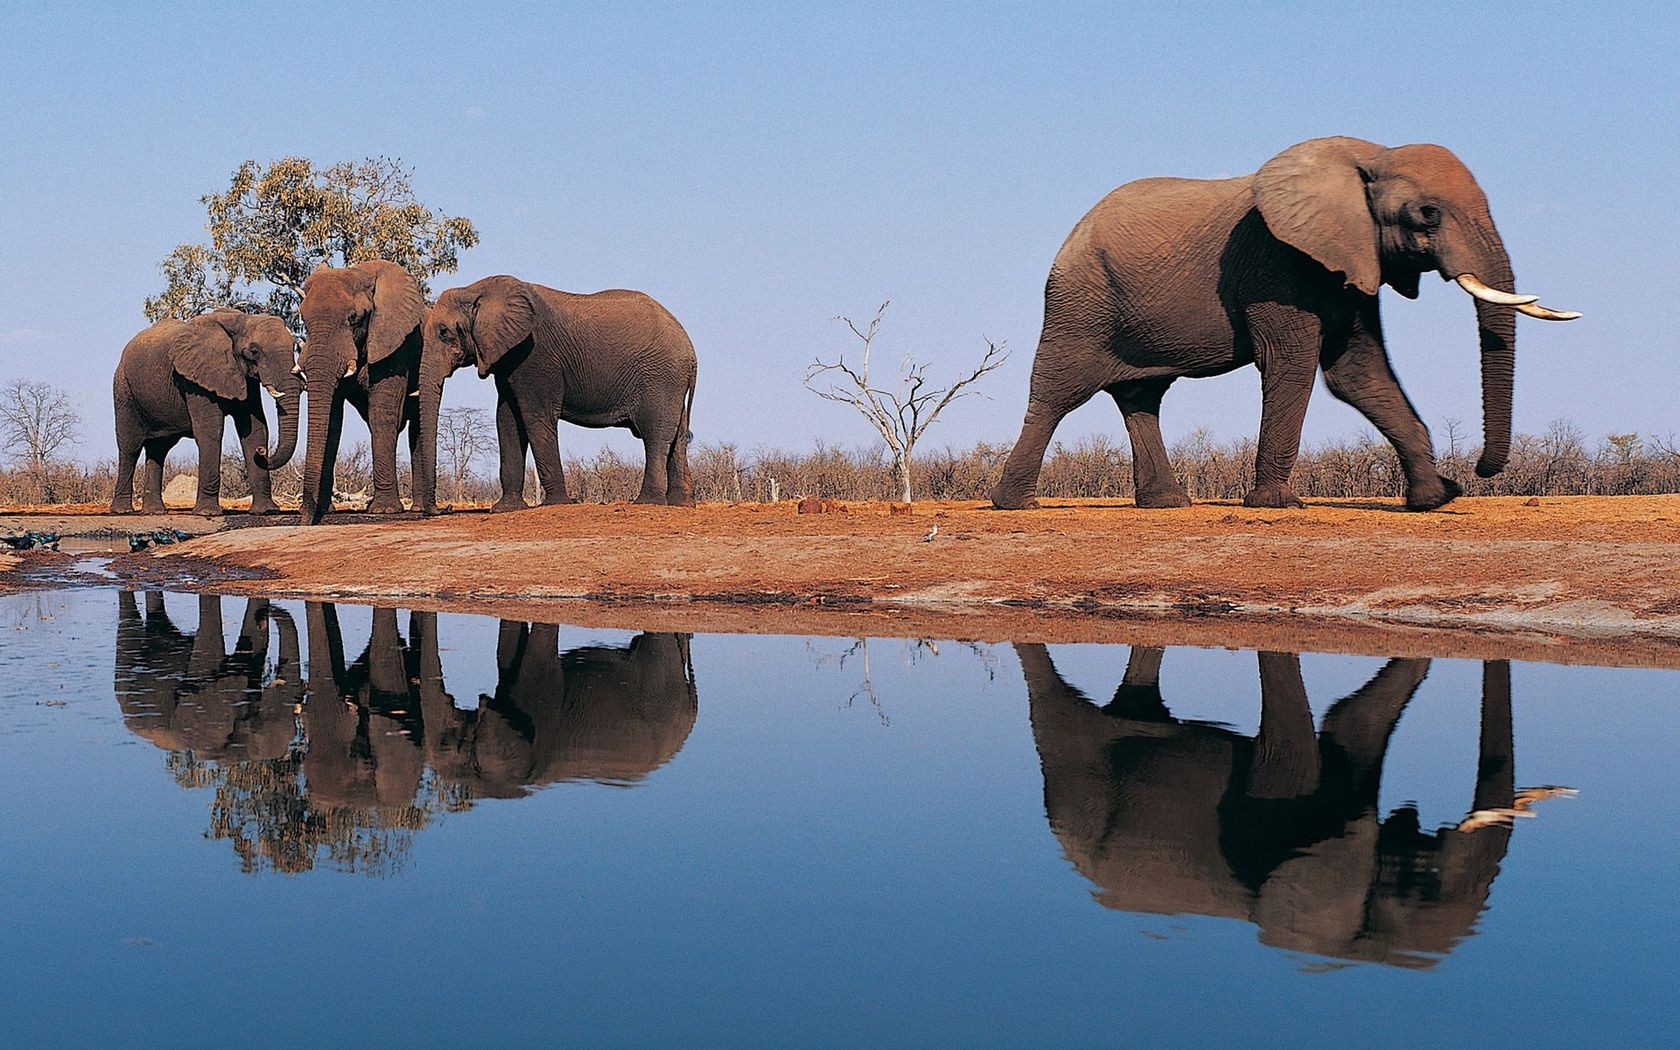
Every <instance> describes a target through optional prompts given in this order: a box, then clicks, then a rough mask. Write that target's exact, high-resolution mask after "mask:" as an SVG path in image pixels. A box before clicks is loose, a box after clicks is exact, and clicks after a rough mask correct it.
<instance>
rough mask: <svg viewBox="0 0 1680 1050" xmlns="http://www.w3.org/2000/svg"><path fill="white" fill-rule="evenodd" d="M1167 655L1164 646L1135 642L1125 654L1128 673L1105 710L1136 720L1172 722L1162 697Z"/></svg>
mask: <svg viewBox="0 0 1680 1050" xmlns="http://www.w3.org/2000/svg"><path fill="white" fill-rule="evenodd" d="M1165 655H1166V650H1165V649H1161V648H1157V647H1151V646H1141V645H1134V646H1132V651H1131V652H1130V653H1128V654H1127V656H1126V673H1125V675H1124V677H1122V678H1121V679H1120V685H1119V686H1118V687H1116V688H1115V690H1114V699H1112V700H1110V701H1109V702H1108V705H1107V706H1106V707H1104V708H1103V713H1104V714H1108V715H1113V716H1115V717H1116V718H1129V719H1131V720H1132V721H1134V722H1171V721H1172V712H1171V711H1168V710H1167V704H1166V701H1165V700H1163V699H1161V658H1162V657H1163V656H1165Z"/></svg>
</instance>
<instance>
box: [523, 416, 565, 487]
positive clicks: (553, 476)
mask: <svg viewBox="0 0 1680 1050" xmlns="http://www.w3.org/2000/svg"><path fill="white" fill-rule="evenodd" d="M525 436H526V438H527V439H529V441H530V442H531V459H532V460H533V461H534V462H535V463H536V465H537V481H538V482H540V483H541V484H542V490H543V491H542V505H543V506H545V507H554V506H559V505H560V504H562V503H573V502H575V501H574V500H573V499H572V498H571V497H570V496H569V495H567V494H566V471H565V468H564V467H563V466H562V465H561V463H560V421H559V420H558V419H556V418H554V417H552V416H548V415H546V414H545V415H544V416H542V417H541V418H539V419H537V420H535V422H534V423H529V422H528V425H527V427H526V430H525ZM519 470H520V474H521V476H523V475H524V471H525V459H524V457H523V456H521V457H520V460H519Z"/></svg>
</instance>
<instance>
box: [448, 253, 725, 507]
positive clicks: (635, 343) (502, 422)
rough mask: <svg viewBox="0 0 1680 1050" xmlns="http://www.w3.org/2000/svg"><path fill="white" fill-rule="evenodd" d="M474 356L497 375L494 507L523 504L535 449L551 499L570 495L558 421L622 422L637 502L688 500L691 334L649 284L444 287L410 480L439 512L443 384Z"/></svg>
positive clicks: (513, 282) (486, 372)
mask: <svg viewBox="0 0 1680 1050" xmlns="http://www.w3.org/2000/svg"><path fill="white" fill-rule="evenodd" d="M465 364H476V365H477V367H478V375H479V378H481V379H482V378H484V377H485V376H490V375H493V376H494V377H495V381H496V398H497V403H496V438H497V443H498V445H499V446H500V452H501V483H502V494H501V498H500V499H499V500H497V502H496V505H495V507H494V508H492V509H494V510H498V511H503V510H522V509H524V507H525V452H526V450H527V449H529V450H530V452H531V454H532V457H533V458H534V459H535V460H536V464H537V477H538V479H539V480H540V481H541V482H542V489H543V502H544V503H545V504H556V503H568V502H571V501H570V499H569V498H568V496H567V494H566V478H565V475H564V473H563V472H562V470H561V466H560V439H559V434H558V432H557V429H558V428H557V424H558V422H559V421H560V420H565V421H566V422H568V423H576V424H579V425H580V426H586V427H626V428H628V429H629V430H630V432H631V433H632V434H634V435H636V436H637V437H639V438H641V440H642V447H643V449H644V451H645V454H646V457H647V461H646V465H645V467H644V468H643V471H642V489H641V493H640V494H639V495H638V496H637V497H636V502H638V503H670V504H677V505H688V504H692V503H693V502H694V483H693V479H692V478H691V477H690V476H689V471H688V437H689V432H688V426H689V412H690V409H691V408H692V406H693V402H694V382H695V374H696V368H697V366H696V362H695V357H694V344H693V343H692V342H690V341H689V338H688V333H687V332H685V331H684V330H683V326H682V325H681V324H680V323H678V321H677V319H676V318H675V317H673V316H672V315H671V312H670V311H669V310H667V309H665V307H663V306H661V305H660V304H659V303H658V302H657V301H655V300H654V299H653V298H651V297H650V296H648V295H645V294H643V293H642V292H633V291H626V290H623V289H612V290H609V291H604V292H595V293H593V294H591V295H575V294H573V293H571V292H561V291H556V290H555V289H553V288H545V287H543V286H542V285H539V284H531V283H529V282H526V281H521V280H518V279H516V278H513V277H507V276H499V277H486V278H485V279H484V280H482V281H476V282H474V283H473V284H470V285H467V286H466V287H465V288H451V289H449V290H448V291H446V292H444V293H443V294H442V295H440V296H438V300H437V303H436V304H435V305H434V306H433V307H432V308H431V311H430V312H429V313H428V315H427V317H426V324H425V349H424V351H423V354H422V358H421V365H420V398H419V401H420V437H419V445H418V450H417V453H416V456H417V459H416V467H415V475H416V480H415V490H416V492H417V494H418V495H417V502H418V503H419V505H420V508H421V509H422V510H424V511H425V512H426V513H428V514H432V513H436V512H437V501H436V492H437V422H438V405H439V403H440V401H441V400H442V398H443V382H444V380H445V379H447V378H448V377H449V376H450V374H451V373H453V372H454V371H455V370H456V369H457V368H460V367H461V366H462V365H465Z"/></svg>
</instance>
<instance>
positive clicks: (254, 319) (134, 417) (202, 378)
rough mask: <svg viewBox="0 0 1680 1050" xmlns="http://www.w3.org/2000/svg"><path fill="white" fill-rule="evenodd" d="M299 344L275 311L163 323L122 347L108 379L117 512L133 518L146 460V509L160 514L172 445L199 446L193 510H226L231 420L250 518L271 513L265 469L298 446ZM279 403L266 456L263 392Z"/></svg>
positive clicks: (114, 511)
mask: <svg viewBox="0 0 1680 1050" xmlns="http://www.w3.org/2000/svg"><path fill="white" fill-rule="evenodd" d="M296 346H297V340H296V339H295V338H293V336H292V332H291V330H290V329H289V328H287V327H286V323H285V322H284V321H282V320H280V318H278V317H274V316H272V315H269V314H248V313H244V312H242V311H239V310H231V309H220V310H212V311H211V312H209V313H207V314H201V315H200V316H198V317H195V318H193V319H192V320H190V321H176V320H166V321H159V322H158V323H157V324H155V325H152V326H151V327H150V328H148V329H146V330H145V331H144V332H141V333H140V334H139V335H137V336H135V337H134V338H133V339H131V340H129V342H128V345H127V346H125V347H123V352H122V357H121V358H120V359H118V361H117V371H116V375H115V376H114V377H113V378H112V382H111V400H112V408H113V410H114V415H115V418H116V424H117V488H116V492H115V493H114V494H113V495H112V496H111V513H112V514H132V513H134V471H135V467H136V466H137V464H138V461H139V459H140V453H141V451H142V450H144V451H145V453H146V480H145V490H144V491H143V492H142V494H141V506H142V509H143V510H144V511H145V512H146V513H148V514H161V513H163V510H164V506H163V459H164V457H165V456H167V455H168V454H169V450H170V449H172V448H174V447H175V444H176V442H178V441H180V440H181V439H182V438H184V437H191V438H192V439H193V440H194V441H196V442H197V443H198V500H197V502H196V503H195V504H194V506H193V510H194V512H195V513H198V514H203V515H205V516H207V517H208V516H214V515H217V514H220V513H221V512H222V505H221V488H222V432H223V430H224V429H225V428H226V426H227V422H226V421H227V420H229V419H232V420H233V429H234V432H235V433H236V434H238V435H239V442H240V445H241V447H242V448H243V449H244V452H245V469H246V477H247V478H248V479H249V481H250V485H251V513H252V514H273V513H274V512H275V506H274V498H273V493H272V482H271V479H270V478H269V472H270V471H272V470H278V469H280V468H281V467H283V466H285V465H286V463H287V461H288V460H290V459H291V457H292V451H293V449H295V448H296V447H297V432H298V412H299V411H300V405H299V404H298V399H299V395H300V394H301V393H302V389H303V386H302V381H301V379H300V378H299V377H298V376H297V375H296V374H295V373H294V372H293V365H294V360H295V358H294V353H295V349H296ZM263 390H267V391H268V393H269V395H270V396H272V397H273V398H274V408H275V412H276V413H277V414H278V417H279V424H280V446H279V447H278V448H276V449H274V450H273V451H272V452H270V451H269V449H268V420H267V419H266V418H265V416H264V414H263V404H262V391H263Z"/></svg>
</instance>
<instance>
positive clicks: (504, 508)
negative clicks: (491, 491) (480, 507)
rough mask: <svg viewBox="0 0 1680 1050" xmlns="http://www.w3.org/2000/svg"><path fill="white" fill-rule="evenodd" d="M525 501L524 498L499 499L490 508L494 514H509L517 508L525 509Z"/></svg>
mask: <svg viewBox="0 0 1680 1050" xmlns="http://www.w3.org/2000/svg"><path fill="white" fill-rule="evenodd" d="M524 509H526V508H525V501H524V500H522V499H499V500H497V501H496V502H495V504H494V505H492V506H491V508H490V513H492V514H507V513H510V512H512V511H516V510H524Z"/></svg>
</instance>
